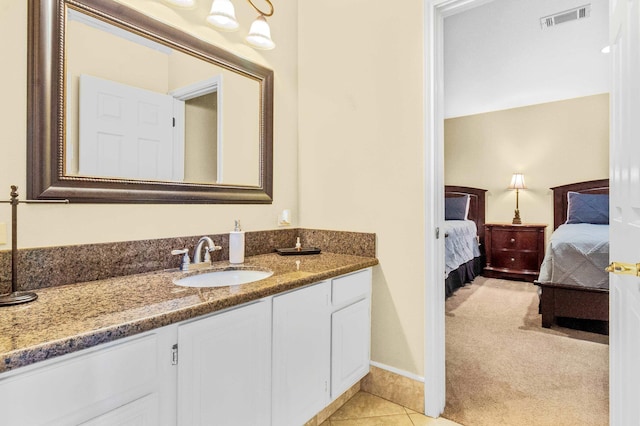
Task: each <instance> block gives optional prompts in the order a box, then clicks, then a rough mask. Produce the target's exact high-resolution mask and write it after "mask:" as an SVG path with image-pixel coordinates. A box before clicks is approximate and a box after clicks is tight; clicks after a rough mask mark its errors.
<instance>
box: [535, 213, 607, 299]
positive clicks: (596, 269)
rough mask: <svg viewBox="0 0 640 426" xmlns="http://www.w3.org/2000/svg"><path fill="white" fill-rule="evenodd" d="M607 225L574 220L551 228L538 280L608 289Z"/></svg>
mask: <svg viewBox="0 0 640 426" xmlns="http://www.w3.org/2000/svg"><path fill="white" fill-rule="evenodd" d="M608 264H609V225H592V224H588V223H577V224H571V225H567V224H564V225H560V226H559V227H558V229H556V230H555V231H553V234H551V239H550V240H549V245H548V247H547V251H546V253H545V256H544V261H543V262H542V266H541V268H540V277H539V278H538V281H539V282H542V283H545V282H549V283H556V284H569V285H576V286H581V287H596V288H609V274H608V273H606V272H605V271H604V268H605V267H606V266H607V265H608Z"/></svg>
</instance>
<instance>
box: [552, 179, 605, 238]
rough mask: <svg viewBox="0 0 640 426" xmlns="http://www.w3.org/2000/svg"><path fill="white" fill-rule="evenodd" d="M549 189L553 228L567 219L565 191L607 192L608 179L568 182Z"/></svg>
mask: <svg viewBox="0 0 640 426" xmlns="http://www.w3.org/2000/svg"><path fill="white" fill-rule="evenodd" d="M551 190H552V191H553V229H556V228H557V227H558V226H560V225H562V224H563V223H565V222H566V221H567V192H569V191H571V192H581V193H589V194H608V193H609V179H599V180H590V181H587V182H577V183H570V184H568V185H562V186H556V187H555V188H551Z"/></svg>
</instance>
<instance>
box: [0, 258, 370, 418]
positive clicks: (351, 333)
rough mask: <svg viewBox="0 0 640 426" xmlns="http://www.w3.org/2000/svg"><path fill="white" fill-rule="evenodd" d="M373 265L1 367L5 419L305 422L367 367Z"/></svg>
mask: <svg viewBox="0 0 640 426" xmlns="http://www.w3.org/2000/svg"><path fill="white" fill-rule="evenodd" d="M370 295H371V268H368V269H363V270H360V271H356V272H353V273H350V274H347V275H343V276H340V277H336V278H334V279H331V280H327V281H322V282H319V283H315V284H310V285H307V286H305V287H301V288H298V289H295V290H292V291H289V292H287V293H282V294H278V295H275V296H269V297H266V298H264V299H260V300H257V301H254V302H250V303H248V304H245V305H241V306H237V307H233V308H230V309H228V310H225V311H220V312H216V313H212V314H209V315H207V316H202V317H198V318H194V319H192V320H188V321H185V322H181V323H178V324H173V325H169V326H166V327H162V328H158V329H156V330H153V331H149V332H146V333H142V334H140V335H136V336H132V337H128V338H124V339H121V340H116V341H114V342H111V343H106V344H101V345H98V346H95V347H93V348H89V349H85V350H82V351H78V352H75V353H70V354H67V355H63V356H60V357H56V358H53V359H50V360H47V361H43V362H38V363H35V364H32V365H29V366H26V367H22V368H18V369H16V370H12V371H8V372H5V373H2V374H0V424H1V425H2V426H5V425H7V426H30V425H44V424H46V425H79V424H84V425H90V426H101V425H109V426H112V425H116V426H125V425H136V426H146V425H149V426H151V425H153V426H156V425H159V426H173V425H176V424H177V425H180V426H197V425H234V426H243V425H250V426H263V425H264V426H271V425H272V426H288V425H292V426H300V425H302V424H304V423H305V422H306V421H308V420H309V419H311V418H312V417H313V416H315V415H316V414H317V413H318V412H319V411H321V410H322V409H323V408H324V407H326V406H327V405H328V404H329V403H330V402H331V401H332V400H333V399H335V398H336V397H338V396H339V395H340V394H342V393H343V392H344V391H345V390H347V389H348V388H349V387H351V386H352V385H353V384H355V383H356V382H357V381H358V380H360V379H361V378H362V377H364V375H365V374H366V373H367V372H368V371H369V346H370V333H371V327H370V300H371V298H370Z"/></svg>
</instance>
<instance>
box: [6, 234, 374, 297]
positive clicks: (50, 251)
mask: <svg viewBox="0 0 640 426" xmlns="http://www.w3.org/2000/svg"><path fill="white" fill-rule="evenodd" d="M209 236H210V237H211V238H212V239H213V241H214V242H215V243H216V244H217V245H219V246H221V247H222V250H220V251H216V252H214V253H212V259H213V261H220V260H226V259H229V234H214V235H209ZM297 236H300V240H301V241H302V244H303V246H305V247H306V246H314V247H320V248H321V249H322V250H323V251H327V252H331V253H343V254H355V255H359V256H370V257H374V256H375V234H368V233H359V232H344V231H324V230H315V229H299V228H291V229H288V228H284V229H278V230H268V231H254V232H247V233H246V235H245V239H246V240H245V255H246V256H255V255H259V254H266V253H272V252H273V251H274V250H275V249H276V248H280V247H293V246H294V245H295V242H296V237H297ZM199 237H200V236H190V237H176V238H162V239H155V240H141V241H125V242H115V243H101V244H83V245H75V246H62V247H45V248H33V249H22V250H19V259H18V290H36V289H42V288H47V287H54V286H59V285H65V284H72V283H79V282H85V281H95V280H102V279H106V278H111V277H119V276H124V275H132V274H140V273H144V272H152V271H159V270H162V269H169V268H177V267H178V265H179V264H180V258H179V256H172V255H171V250H173V249H178V248H188V249H189V253H190V255H192V254H193V248H194V247H195V245H196V243H197V242H198V239H199ZM10 288H11V253H10V251H0V294H4V293H8V292H9V290H10Z"/></svg>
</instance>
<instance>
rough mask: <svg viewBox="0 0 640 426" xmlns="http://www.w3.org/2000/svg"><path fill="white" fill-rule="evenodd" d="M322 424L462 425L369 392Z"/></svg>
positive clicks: (330, 425)
mask: <svg viewBox="0 0 640 426" xmlns="http://www.w3.org/2000/svg"><path fill="white" fill-rule="evenodd" d="M320 426H461V425H459V424H458V423H455V422H452V421H450V420H446V419H443V418H439V419H432V418H430V417H426V416H424V415H422V414H420V413H417V412H415V411H413V410H410V409H408V408H405V407H403V406H401V405H398V404H394V403H393V402H389V401H387V400H386V399H382V398H379V397H377V396H374V395H371V394H370V393H367V392H362V391H360V392H358V393H357V394H356V395H355V396H354V397H353V398H351V399H350V400H349V401H347V403H346V404H344V405H343V406H342V407H340V409H339V410H338V411H336V412H335V413H333V415H332V416H331V417H329V419H328V420H326V421H325V422H324V423H322V424H321V425H320Z"/></svg>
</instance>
